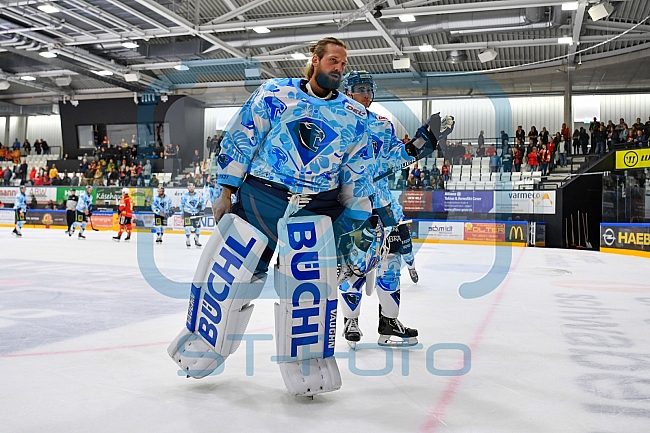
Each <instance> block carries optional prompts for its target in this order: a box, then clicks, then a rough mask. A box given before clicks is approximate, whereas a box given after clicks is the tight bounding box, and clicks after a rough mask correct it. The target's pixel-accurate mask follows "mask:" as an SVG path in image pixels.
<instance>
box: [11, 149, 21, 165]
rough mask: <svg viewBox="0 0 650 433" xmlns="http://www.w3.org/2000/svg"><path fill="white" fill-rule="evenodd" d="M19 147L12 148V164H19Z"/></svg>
mask: <svg viewBox="0 0 650 433" xmlns="http://www.w3.org/2000/svg"><path fill="white" fill-rule="evenodd" d="M20 157H21V156H20V149H14V151H13V152H11V161H12V162H13V163H14V164H20Z"/></svg>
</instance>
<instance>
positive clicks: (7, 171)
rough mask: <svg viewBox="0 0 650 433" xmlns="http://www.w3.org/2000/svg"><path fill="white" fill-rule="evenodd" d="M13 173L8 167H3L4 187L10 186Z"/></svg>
mask: <svg viewBox="0 0 650 433" xmlns="http://www.w3.org/2000/svg"><path fill="white" fill-rule="evenodd" d="M13 175H14V174H13V173H12V172H11V169H10V168H9V166H7V167H5V172H4V174H3V178H4V182H5V186H10V185H11V178H12V177H13Z"/></svg>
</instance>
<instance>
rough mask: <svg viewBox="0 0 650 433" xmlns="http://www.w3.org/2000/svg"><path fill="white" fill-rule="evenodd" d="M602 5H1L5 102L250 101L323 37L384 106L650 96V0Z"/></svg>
mask: <svg viewBox="0 0 650 433" xmlns="http://www.w3.org/2000/svg"><path fill="white" fill-rule="evenodd" d="M597 3H598V2H597V1H595V0H578V1H570V0H563V1H558V0H494V1H485V0H384V1H381V0H158V1H156V0H48V1H43V0H0V69H1V72H0V88H4V90H0V99H1V100H3V102H5V103H7V102H9V103H14V104H18V105H29V104H48V103H49V104H51V103H52V102H58V101H61V100H63V99H65V100H74V99H76V100H83V99H89V98H107V97H125V96H127V97H132V96H133V95H134V94H138V95H140V94H142V93H143V92H145V91H147V89H149V91H151V90H152V89H153V90H154V91H155V93H156V94H159V95H160V94H166V93H168V94H191V95H194V96H195V97H196V98H199V99H201V100H203V101H204V102H205V104H206V106H214V105H228V104H240V103H241V102H243V101H244V100H245V98H246V97H247V96H248V94H249V91H250V89H251V88H254V87H255V86H256V85H257V83H259V80H260V79H265V78H269V77H287V76H299V75H301V69H302V67H303V66H304V64H305V59H304V58H301V54H302V55H305V54H308V47H309V45H310V44H311V43H313V42H314V41H316V40H318V39H320V38H321V37H324V36H336V37H339V38H341V39H343V40H344V41H345V42H346V43H347V44H348V47H349V51H348V55H349V68H350V69H366V70H369V71H370V72H372V73H373V74H374V75H375V77H376V78H377V79H378V81H379V82H380V87H381V88H382V89H383V90H382V92H380V97H382V98H388V97H392V96H397V97H400V98H422V97H454V96H458V95H471V94H480V93H491V92H493V93H500V92H505V93H506V94H560V93H563V92H564V91H565V88H566V86H567V82H568V80H570V82H571V87H572V89H573V92H574V93H594V92H599V93H609V92H645V91H648V90H650V19H648V17H649V16H650V1H647V0H619V1H617V0H610V1H609V4H610V5H611V6H612V7H613V11H612V12H611V14H610V15H609V16H607V17H605V18H602V19H599V20H598V21H594V20H593V19H592V17H591V15H592V13H590V12H593V11H590V10H591V9H592V8H595V7H597ZM563 4H565V6H563ZM568 5H572V6H573V7H574V9H575V8H577V9H576V10H564V9H566V8H567V6H568ZM601 8H602V7H601ZM409 19H410V21H409ZM560 38H568V39H566V42H570V43H560ZM129 43H131V44H132V45H129ZM43 54H45V55H49V56H50V57H49V58H46V57H43ZM484 56H487V57H488V59H487V60H486V59H485V58H483V59H481V58H482V57H484ZM495 56H496V57H495ZM492 57H494V58H493V59H491V60H490V58H492ZM397 59H402V61H403V62H406V63H409V64H408V65H406V64H403V65H400V66H398V67H399V68H400V69H396V65H395V64H394V61H395V60H397ZM406 59H407V60H406ZM481 60H485V61H484V62H483V61H481ZM99 74H102V75H99ZM486 77H487V79H486ZM26 79H28V80H26ZM486 83H487V84H486ZM7 86H8V87H7ZM5 105H6V104H5Z"/></svg>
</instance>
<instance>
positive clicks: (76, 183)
mask: <svg viewBox="0 0 650 433" xmlns="http://www.w3.org/2000/svg"><path fill="white" fill-rule="evenodd" d="M80 184H81V179H80V178H79V175H77V172H76V171H75V172H73V173H72V177H71V178H70V186H79V185H80Z"/></svg>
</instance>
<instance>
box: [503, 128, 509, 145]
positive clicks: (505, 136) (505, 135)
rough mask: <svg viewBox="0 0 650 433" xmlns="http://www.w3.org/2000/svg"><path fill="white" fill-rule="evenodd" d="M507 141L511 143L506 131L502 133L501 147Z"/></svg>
mask: <svg viewBox="0 0 650 433" xmlns="http://www.w3.org/2000/svg"><path fill="white" fill-rule="evenodd" d="M506 141H510V136H509V135H508V134H507V133H506V132H505V131H501V145H502V146H503V145H504V144H505V142H506Z"/></svg>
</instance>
